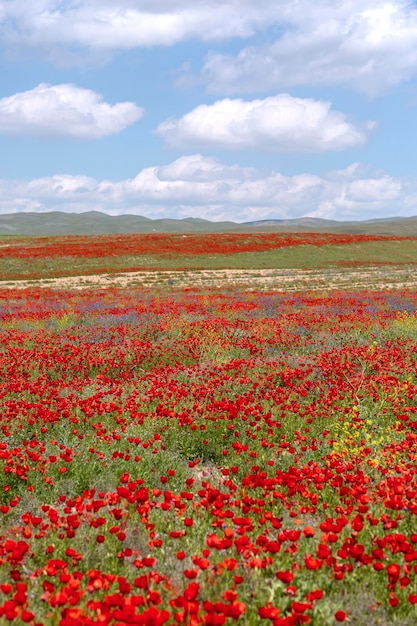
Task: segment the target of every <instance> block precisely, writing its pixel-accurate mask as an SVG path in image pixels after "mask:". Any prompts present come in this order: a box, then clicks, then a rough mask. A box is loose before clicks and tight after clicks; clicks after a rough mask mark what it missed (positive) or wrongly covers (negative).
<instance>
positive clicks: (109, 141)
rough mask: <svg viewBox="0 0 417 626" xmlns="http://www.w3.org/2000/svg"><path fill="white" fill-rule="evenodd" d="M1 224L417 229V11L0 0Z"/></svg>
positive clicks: (324, 3)
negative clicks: (55, 218) (173, 222)
mask: <svg viewBox="0 0 417 626" xmlns="http://www.w3.org/2000/svg"><path fill="white" fill-rule="evenodd" d="M0 79H1V80H0V214H8V213H16V212H33V211H35V212H47V211H57V210H58V211H66V212H71V213H81V212H84V211H101V212H104V213H107V214H109V215H121V214H134V215H143V216H146V217H149V218H166V217H170V218H178V219H184V218H187V217H196V218H204V219H209V220H212V221H220V220H232V221H235V222H246V221H253V220H268V219H290V218H300V217H319V218H324V219H333V220H366V219H375V218H384V217H396V216H404V217H406V216H414V215H417V2H415V1H413V2H410V1H403V0H314V1H313V0H0Z"/></svg>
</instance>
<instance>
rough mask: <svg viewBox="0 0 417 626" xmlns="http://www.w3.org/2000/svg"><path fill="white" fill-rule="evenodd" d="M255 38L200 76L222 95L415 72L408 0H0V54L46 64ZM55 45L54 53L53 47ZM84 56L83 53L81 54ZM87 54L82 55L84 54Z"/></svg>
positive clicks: (376, 83) (416, 35)
mask: <svg viewBox="0 0 417 626" xmlns="http://www.w3.org/2000/svg"><path fill="white" fill-rule="evenodd" d="M252 36H255V37H257V39H258V41H263V42H264V43H263V44H260V43H259V44H258V43H256V44H253V43H251V42H250V45H247V46H246V47H244V48H243V49H242V50H241V51H240V52H239V53H238V54H237V55H233V54H226V53H218V52H211V53H210V54H209V55H208V57H207V59H206V61H205V64H204V67H203V69H202V72H201V76H200V79H201V80H203V81H204V82H206V83H207V84H208V87H209V89H210V90H212V91H214V92H216V91H217V92H222V93H226V94H233V93H243V92H252V93H254V92H266V91H273V92H276V91H277V90H278V91H281V90H283V89H286V88H288V87H291V86H293V85H311V84H313V85H322V84H346V85H349V86H353V87H355V88H356V89H359V90H361V91H364V92H366V93H369V94H377V93H380V92H383V91H385V90H387V89H388V88H389V87H391V86H393V85H396V84H399V83H401V82H403V81H406V80H408V79H409V78H410V77H411V76H413V75H414V74H415V73H416V70H417V7H416V4H415V3H414V2H411V1H409V0H338V1H337V2H335V0H315V2H312V1H311V0H228V1H227V2H224V0H199V1H198V2H190V0H65V1H63V0H36V1H35V0H8V1H7V2H6V3H4V2H3V3H1V4H0V42H1V43H0V45H2V46H3V47H4V50H5V51H6V52H7V54H10V53H11V51H12V50H14V51H15V52H16V51H20V50H22V48H24V47H27V46H28V47H36V48H38V49H43V50H44V52H45V54H46V55H47V56H48V57H49V58H50V60H52V58H51V50H53V51H54V54H53V56H54V58H55V62H56V63H58V64H59V63H61V62H63V63H70V64H71V63H81V62H83V60H84V62H86V59H88V58H93V59H94V60H95V61H96V62H98V60H99V58H100V55H101V56H102V57H103V60H104V61H105V60H106V59H108V58H110V57H109V56H108V53H109V52H111V51H113V50H118V49H131V48H136V47H148V46H155V45H163V46H171V45H174V44H176V43H179V42H184V41H191V40H201V41H204V42H206V43H211V44H213V45H215V44H216V43H217V42H218V41H227V40H230V39H233V38H240V39H242V40H244V39H249V38H251V37H252ZM63 48H65V51H63V52H62V54H60V53H59V49H61V50H63ZM87 49H88V51H89V53H88V55H86V50H87ZM91 55H92V56H91Z"/></svg>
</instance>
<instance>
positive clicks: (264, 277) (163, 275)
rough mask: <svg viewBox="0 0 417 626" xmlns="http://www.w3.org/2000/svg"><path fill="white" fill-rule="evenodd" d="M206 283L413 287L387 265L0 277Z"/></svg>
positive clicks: (407, 270) (62, 284)
mask: <svg viewBox="0 0 417 626" xmlns="http://www.w3.org/2000/svg"><path fill="white" fill-rule="evenodd" d="M133 286H137V287H149V288H152V287H157V286H159V287H165V288H170V287H176V288H178V287H179V288H187V287H211V288H225V287H229V286H230V287H232V286H239V287H241V288H246V289H250V290H252V289H253V290H278V291H305V290H312V291H324V290H329V289H330V290H333V289H343V290H348V289H350V290H351V289H413V288H416V287H417V266H416V265H407V266H405V265H400V266H395V265H389V266H382V267H381V266H378V267H367V268H364V269H357V268H354V269H353V268H343V269H325V270H300V269H262V270H182V271H141V272H121V273H119V274H94V275H85V276H71V277H65V278H50V279H39V280H19V281H0V289H29V288H34V287H35V288H39V287H41V288H49V289H59V290H61V289H62V290H65V289H94V288H101V289H106V288H107V287H133Z"/></svg>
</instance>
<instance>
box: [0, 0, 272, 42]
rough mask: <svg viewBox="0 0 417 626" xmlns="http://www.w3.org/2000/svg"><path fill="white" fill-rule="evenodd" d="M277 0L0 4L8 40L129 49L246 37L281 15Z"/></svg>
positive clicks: (18, 0)
mask: <svg viewBox="0 0 417 626" xmlns="http://www.w3.org/2000/svg"><path fill="white" fill-rule="evenodd" d="M281 1H282V0H281ZM279 5H280V2H277V3H275V2H272V1H271V0H259V1H258V2H254V1H253V0H228V2H224V1H222V0H200V1H199V2H190V1H189V0H78V1H75V0H73V1H69V2H62V1H61V0H36V2H35V1H33V0H8V3H7V4H6V6H3V7H2V12H1V10H0V27H1V25H2V31H3V35H4V37H5V40H6V42H7V43H8V44H10V43H13V42H16V41H19V42H21V43H27V44H32V45H41V46H43V45H45V44H46V45H50V44H52V43H59V44H61V43H63V44H68V43H71V44H74V43H75V44H79V45H81V46H86V47H91V48H101V49H103V48H110V49H115V48H122V49H126V48H133V47H136V46H153V45H172V44H174V43H177V42H179V41H184V40H187V39H191V38H197V39H202V40H204V41H216V40H219V39H225V38H230V37H248V36H250V35H252V34H254V32H255V31H256V29H257V28H263V27H265V26H267V25H268V24H270V23H273V22H274V21H275V20H276V19H278V17H279V15H280V13H281V10H282V9H281V7H280V6H279ZM0 32H1V30H0Z"/></svg>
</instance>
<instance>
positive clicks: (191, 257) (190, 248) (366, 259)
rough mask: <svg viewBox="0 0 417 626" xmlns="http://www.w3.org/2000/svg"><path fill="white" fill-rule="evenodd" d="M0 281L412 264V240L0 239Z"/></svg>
mask: <svg viewBox="0 0 417 626" xmlns="http://www.w3.org/2000/svg"><path fill="white" fill-rule="evenodd" d="M2 241H4V243H0V280H22V279H38V278H53V277H59V276H77V275H80V274H99V273H105V272H109V273H117V272H121V271H125V272H128V271H130V272H133V271H143V270H152V271H154V270H160V271H167V270H174V269H177V270H187V269H188V270H192V269H194V270H196V269H230V268H246V269H257V268H265V267H267V268H273V267H276V268H292V267H299V268H313V267H317V268H326V267H340V266H342V267H355V266H359V267H362V266H366V265H369V264H374V265H378V264H381V265H390V264H393V263H395V264H410V263H411V264H413V263H415V259H416V258H417V237H396V236H384V235H365V234H329V233H257V234H253V233H248V234H242V233H219V234H205V235H203V234H187V235H185V234H167V233H156V234H131V235H96V236H81V235H69V236H65V237H64V236H61V237H16V236H11V237H3V238H2Z"/></svg>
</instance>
